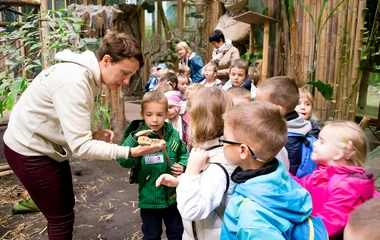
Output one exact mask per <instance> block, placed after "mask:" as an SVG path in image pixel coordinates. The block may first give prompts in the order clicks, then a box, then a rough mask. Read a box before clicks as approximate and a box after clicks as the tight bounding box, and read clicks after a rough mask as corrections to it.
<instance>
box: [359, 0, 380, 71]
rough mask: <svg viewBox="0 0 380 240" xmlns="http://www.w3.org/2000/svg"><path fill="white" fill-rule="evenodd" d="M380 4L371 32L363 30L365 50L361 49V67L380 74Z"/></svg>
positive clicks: (371, 25)
mask: <svg viewBox="0 0 380 240" xmlns="http://www.w3.org/2000/svg"><path fill="white" fill-rule="evenodd" d="M379 5H380V4H378V6H377V9H376V13H375V16H374V17H373V23H372V24H370V27H371V29H370V31H369V30H368V29H367V28H362V29H361V31H363V42H365V43H366V46H365V47H364V48H359V51H361V53H362V58H361V62H360V65H361V67H362V68H363V67H364V68H366V69H368V70H370V71H374V72H380V23H379V21H380V6H379Z"/></svg>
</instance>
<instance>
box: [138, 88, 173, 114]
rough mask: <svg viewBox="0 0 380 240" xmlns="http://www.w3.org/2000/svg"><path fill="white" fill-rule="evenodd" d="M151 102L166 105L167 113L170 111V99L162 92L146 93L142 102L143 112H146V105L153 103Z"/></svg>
mask: <svg viewBox="0 0 380 240" xmlns="http://www.w3.org/2000/svg"><path fill="white" fill-rule="evenodd" d="M151 102H154V103H158V104H162V105H164V106H165V109H166V111H168V108H169V105H168V99H167V98H166V97H165V95H164V94H163V93H162V92H159V91H157V90H153V91H150V92H147V93H145V95H144V96H143V98H142V101H141V111H142V112H144V107H145V104H147V103H151Z"/></svg>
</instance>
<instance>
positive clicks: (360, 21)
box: [348, 0, 366, 121]
mask: <svg viewBox="0 0 380 240" xmlns="http://www.w3.org/2000/svg"><path fill="white" fill-rule="evenodd" d="M365 7H366V1H365V0H359V7H358V11H357V19H358V21H357V25H356V31H355V32H356V38H355V45H354V48H353V49H352V52H354V54H353V58H354V59H352V61H353V64H352V68H351V69H352V73H351V75H352V81H353V84H354V86H355V85H356V81H358V76H359V68H358V67H359V64H360V57H361V56H360V52H359V48H360V47H361V45H362V38H363V31H361V30H360V29H361V28H363V27H364V8H365ZM353 91H354V93H353V95H352V98H351V106H352V112H349V114H348V119H349V120H351V121H353V120H354V119H355V111H356V96H357V93H358V91H357V89H353Z"/></svg>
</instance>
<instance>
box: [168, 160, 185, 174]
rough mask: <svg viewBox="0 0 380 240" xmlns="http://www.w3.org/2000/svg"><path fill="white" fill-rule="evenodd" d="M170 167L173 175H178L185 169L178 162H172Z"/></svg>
mask: <svg viewBox="0 0 380 240" xmlns="http://www.w3.org/2000/svg"><path fill="white" fill-rule="evenodd" d="M171 169H172V174H173V176H174V177H178V176H179V175H181V174H182V173H183V170H184V169H185V168H184V167H183V166H182V165H179V164H178V163H175V164H173V166H172V167H171Z"/></svg>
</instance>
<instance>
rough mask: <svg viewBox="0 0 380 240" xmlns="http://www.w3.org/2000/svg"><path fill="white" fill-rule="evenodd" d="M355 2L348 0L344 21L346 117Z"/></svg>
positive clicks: (345, 112) (348, 108)
mask: <svg viewBox="0 0 380 240" xmlns="http://www.w3.org/2000/svg"><path fill="white" fill-rule="evenodd" d="M355 2H357V0H350V1H349V8H348V11H347V22H346V27H347V37H346V51H345V56H346V58H345V62H344V82H343V83H344V85H343V86H344V88H343V91H344V98H345V101H344V111H343V117H344V118H346V116H347V113H348V111H349V110H350V108H351V107H350V106H349V105H348V101H347V98H348V94H349V89H350V87H349V86H350V83H351V81H350V77H351V75H350V71H349V70H350V60H351V59H350V51H351V49H349V47H350V46H351V37H352V36H351V34H352V32H351V24H352V21H353V19H352V15H351V14H352V11H353V9H354V5H355Z"/></svg>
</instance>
